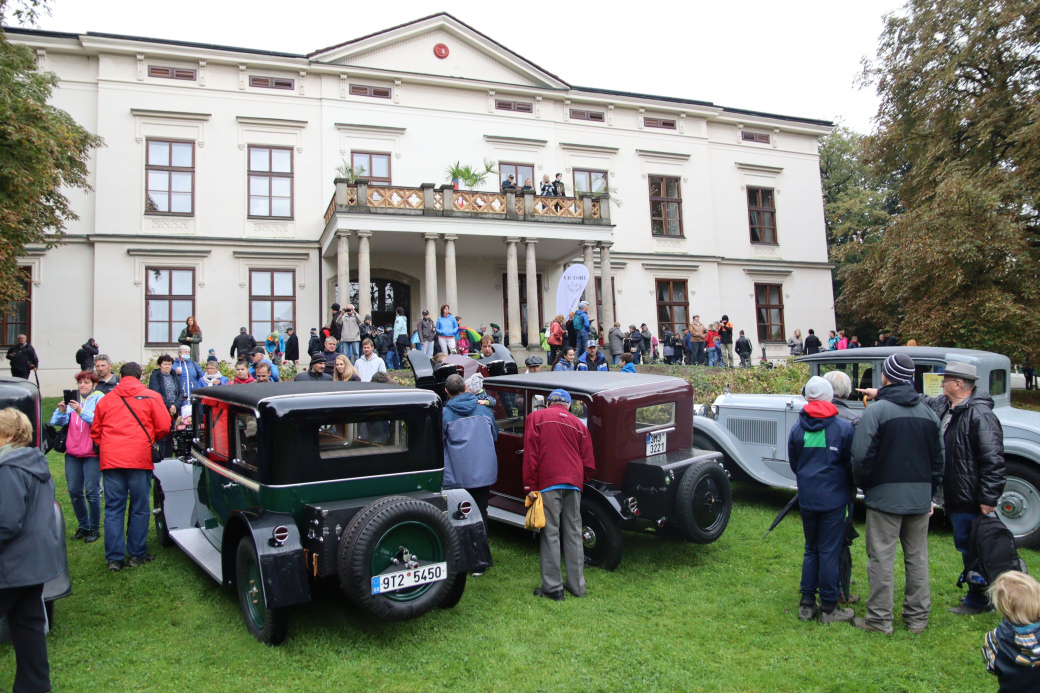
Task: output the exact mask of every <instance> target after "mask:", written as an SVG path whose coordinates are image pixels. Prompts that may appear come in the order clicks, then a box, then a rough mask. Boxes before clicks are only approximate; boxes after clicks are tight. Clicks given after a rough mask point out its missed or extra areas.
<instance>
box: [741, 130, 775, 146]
mask: <svg viewBox="0 0 1040 693" xmlns="http://www.w3.org/2000/svg"><path fill="white" fill-rule="evenodd" d="M740 139H741V140H743V141H744V142H758V143H759V144H769V135H764V134H762V133H761V132H741V133H740Z"/></svg>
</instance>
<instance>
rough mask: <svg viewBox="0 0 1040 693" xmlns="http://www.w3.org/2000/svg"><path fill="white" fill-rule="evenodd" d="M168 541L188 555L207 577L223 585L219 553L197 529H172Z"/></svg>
mask: <svg viewBox="0 0 1040 693" xmlns="http://www.w3.org/2000/svg"><path fill="white" fill-rule="evenodd" d="M170 539H173V541H174V543H175V544H177V546H179V547H180V548H181V551H183V552H184V553H186V554H188V557H189V558H191V560H193V561H195V562H196V563H198V564H199V567H201V568H202V569H203V570H205V571H206V572H207V573H209V576H210V577H211V578H213V579H214V580H216V581H217V582H218V583H220V584H224V579H223V575H224V571H223V568H222V565H221V558H220V552H219V551H217V549H216V547H214V546H213V544H211V543H209V539H207V538H206V535H205V534H204V533H203V532H202V530H201V529H199V528H198V527H188V528H186V529H174V530H171V531H170Z"/></svg>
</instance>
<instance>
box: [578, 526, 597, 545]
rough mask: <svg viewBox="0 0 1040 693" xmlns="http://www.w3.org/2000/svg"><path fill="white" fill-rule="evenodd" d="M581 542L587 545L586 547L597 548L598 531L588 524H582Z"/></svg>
mask: <svg viewBox="0 0 1040 693" xmlns="http://www.w3.org/2000/svg"><path fill="white" fill-rule="evenodd" d="M581 542H582V544H584V545H585V548H586V549H594V548H596V532H595V531H594V530H593V529H592V527H589V526H588V525H582V528H581Z"/></svg>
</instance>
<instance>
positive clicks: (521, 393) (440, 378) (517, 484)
mask: <svg viewBox="0 0 1040 693" xmlns="http://www.w3.org/2000/svg"><path fill="white" fill-rule="evenodd" d="M499 346H500V345H496V347H499ZM409 357H410V359H411V365H412V369H413V371H414V372H415V375H416V385H417V387H420V388H428V389H434V390H438V391H439V392H440V393H441V395H442V396H443V383H444V380H445V379H446V378H447V377H448V376H449V375H451V374H452V373H453V372H454V369H455V366H453V365H452V364H451V363H447V364H442V365H437V366H436V367H435V365H436V364H433V363H431V362H430V361H429V359H427V358H426V356H425V355H424V354H422V352H416V351H412V352H410V354H409ZM480 364H481V366H482V367H483V368H485V369H486V370H487V371H488V373H489V374H490V377H488V378H486V379H485V380H484V389H485V390H486V391H487V393H488V394H489V395H491V396H492V397H493V398H494V399H495V400H496V402H495V406H494V414H495V420H496V423H497V425H498V432H499V435H498V443H497V445H496V449H497V453H498V482H497V483H496V484H495V486H493V487H492V492H491V500H490V507H489V508H488V516H489V518H490V519H492V520H498V521H501V522H505V523H507V524H511V525H515V526H518V527H523V526H524V518H525V512H526V511H525V508H524V496H525V495H526V494H525V493H524V488H523V486H524V484H523V447H524V424H525V421H526V419H527V416H528V414H530V413H531V411H533V410H534V409H538V408H540V407H544V406H545V402H546V399H547V398H548V396H549V393H550V392H552V391H553V390H554V389H556V388H562V389H564V390H567V392H569V393H570V395H571V397H572V399H573V404H572V405H571V412H572V413H574V415H575V416H577V417H578V418H579V419H581V420H582V422H584V423H585V425H586V426H588V428H589V431H590V433H591V434H592V447H593V452H594V454H595V457H596V472H595V474H594V475H593V479H592V480H591V481H590V482H589V483H587V484H585V488H584V489H583V493H582V500H581V515H582V523H583V527H582V537H583V540H584V543H585V559H586V563H588V564H590V565H594V566H599V567H601V568H605V569H607V570H613V569H614V568H616V567H617V566H618V564H619V563H620V562H621V556H622V553H623V550H624V540H623V538H622V533H621V531H622V530H623V529H642V528H645V527H648V526H653V527H656V528H659V529H668V528H674V529H677V530H678V531H679V532H681V533H682V535H683V536H685V537H686V538H687V539H690V540H691V541H695V542H698V543H701V544H708V543H711V542H713V541H715V540H716V539H718V538H719V537H720V536H722V533H723V532H724V531H725V529H726V525H727V523H728V522H729V516H730V510H731V506H732V494H731V492H730V485H729V478H728V476H727V474H726V472H725V470H724V469H723V467H722V466H721V462H722V455H721V454H720V453H718V452H715V451H707V450H698V449H695V448H694V447H693V406H694V404H693V389H692V387H691V385H690V383H689V382H687V381H685V380H683V379H681V378H668V377H663V376H653V375H641V374H637V375H632V374H628V373H618V372H608V373H601V372H549V373H532V374H517V373H516V365H515V363H514V362H513V359H512V357H511V356H510V355H509V352H508V350H506V349H504V348H497V349H496V354H495V356H492V357H488V358H485V359H481V360H480ZM496 373H504V374H503V375H495V374H496Z"/></svg>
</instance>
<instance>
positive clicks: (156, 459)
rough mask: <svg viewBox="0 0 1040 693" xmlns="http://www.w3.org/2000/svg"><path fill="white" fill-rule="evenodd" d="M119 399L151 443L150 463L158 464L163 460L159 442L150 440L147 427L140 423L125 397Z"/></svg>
mask: <svg viewBox="0 0 1040 693" xmlns="http://www.w3.org/2000/svg"><path fill="white" fill-rule="evenodd" d="M119 399H121V400H123V405H124V406H125V407H126V408H127V409H129V410H130V415H131V416H133V417H134V421H136V422H137V425H138V426H140V427H141V430H142V431H144V434H145V435H146V436H148V442H149V443H151V444H152V464H159V463H160V462H162V461H163V454H162V450H160V449H159V443H157V442H155V441H154V440H152V435H151V434H150V433H149V432H148V429H147V428H145V427H144V424H143V423H141V420H140V419H139V418H137V413H136V412H135V411H134V408H133V407H131V406H130V405H129V404H127V402H126V397H122V396H121V397H120V398H119Z"/></svg>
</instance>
